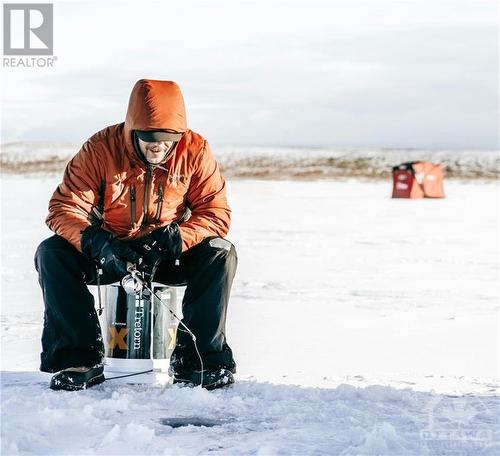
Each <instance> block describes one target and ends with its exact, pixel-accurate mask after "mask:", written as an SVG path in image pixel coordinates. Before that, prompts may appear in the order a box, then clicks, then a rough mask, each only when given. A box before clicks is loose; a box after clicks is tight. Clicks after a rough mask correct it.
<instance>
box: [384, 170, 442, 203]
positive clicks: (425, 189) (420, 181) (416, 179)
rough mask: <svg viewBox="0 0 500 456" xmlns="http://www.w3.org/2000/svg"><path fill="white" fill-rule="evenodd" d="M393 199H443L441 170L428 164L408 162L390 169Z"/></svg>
mask: <svg viewBox="0 0 500 456" xmlns="http://www.w3.org/2000/svg"><path fill="white" fill-rule="evenodd" d="M392 182H393V186H392V197H393V198H444V189H443V168H442V166H441V165H438V164H435V163H429V162H408V163H403V164H401V165H398V166H394V167H393V168H392Z"/></svg>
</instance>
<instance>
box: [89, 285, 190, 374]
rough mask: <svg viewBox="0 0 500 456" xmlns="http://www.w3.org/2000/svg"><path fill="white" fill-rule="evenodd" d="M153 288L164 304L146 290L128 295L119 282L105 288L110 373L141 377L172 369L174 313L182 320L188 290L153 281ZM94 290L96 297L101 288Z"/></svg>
mask: <svg viewBox="0 0 500 456" xmlns="http://www.w3.org/2000/svg"><path fill="white" fill-rule="evenodd" d="M89 288H90V287H89ZM151 289H152V291H153V292H154V293H155V294H156V296H157V297H159V298H160V300H161V302H159V301H158V299H156V298H153V297H152V296H151V295H150V293H149V292H148V291H146V290H144V291H143V292H141V293H136V294H135V295H134V294H127V293H126V292H125V290H124V289H123V288H122V286H121V285H120V283H118V282H117V283H113V284H111V285H101V293H102V302H103V306H104V312H103V315H102V316H101V317H100V323H101V329H102V333H103V340H104V345H105V350H106V352H105V353H106V354H105V366H106V371H110V372H117V373H122V374H138V373H141V372H146V371H151V370H152V369H154V370H155V371H166V370H167V369H168V365H169V358H170V355H171V353H172V351H173V349H174V347H175V341H176V334H177V325H178V321H177V319H176V318H175V317H174V316H173V315H172V313H171V312H173V313H174V314H175V315H177V316H178V317H179V318H182V314H181V309H182V297H183V295H184V290H185V287H169V286H166V285H163V284H160V283H156V282H153V284H152V287H151ZM91 291H92V292H93V294H94V296H96V294H97V287H95V286H94V287H92V289H91ZM96 301H97V300H96Z"/></svg>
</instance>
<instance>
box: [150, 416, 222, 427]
mask: <svg viewBox="0 0 500 456" xmlns="http://www.w3.org/2000/svg"><path fill="white" fill-rule="evenodd" d="M160 423H161V424H163V425H164V426H170V427H172V428H178V427H184V426H198V427H202V426H203V427H214V426H222V425H223V424H225V423H226V421H224V420H214V419H212V418H202V417H198V416H184V417H177V418H161V419H160Z"/></svg>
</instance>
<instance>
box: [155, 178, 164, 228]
mask: <svg viewBox="0 0 500 456" xmlns="http://www.w3.org/2000/svg"><path fill="white" fill-rule="evenodd" d="M162 207H163V187H162V186H161V185H160V186H159V187H158V203H157V206H156V215H155V221H156V222H159V221H160V218H161V210H162Z"/></svg>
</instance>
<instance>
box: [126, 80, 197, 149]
mask: <svg viewBox="0 0 500 456" xmlns="http://www.w3.org/2000/svg"><path fill="white" fill-rule="evenodd" d="M133 130H172V131H176V132H182V133H184V132H185V131H186V130H187V122H186V109H185V107H184V98H183V96H182V92H181V89H180V87H179V86H178V85H177V84H176V83H175V82H173V81H156V80H152V79H140V80H139V81H137V82H136V83H135V85H134V88H133V89H132V93H131V94H130V99H129V103H128V109H127V116H126V118H125V127H124V129H123V134H124V141H125V145H126V147H127V149H128V150H129V152H130V153H131V154H134V144H133V138H132V132H133Z"/></svg>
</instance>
